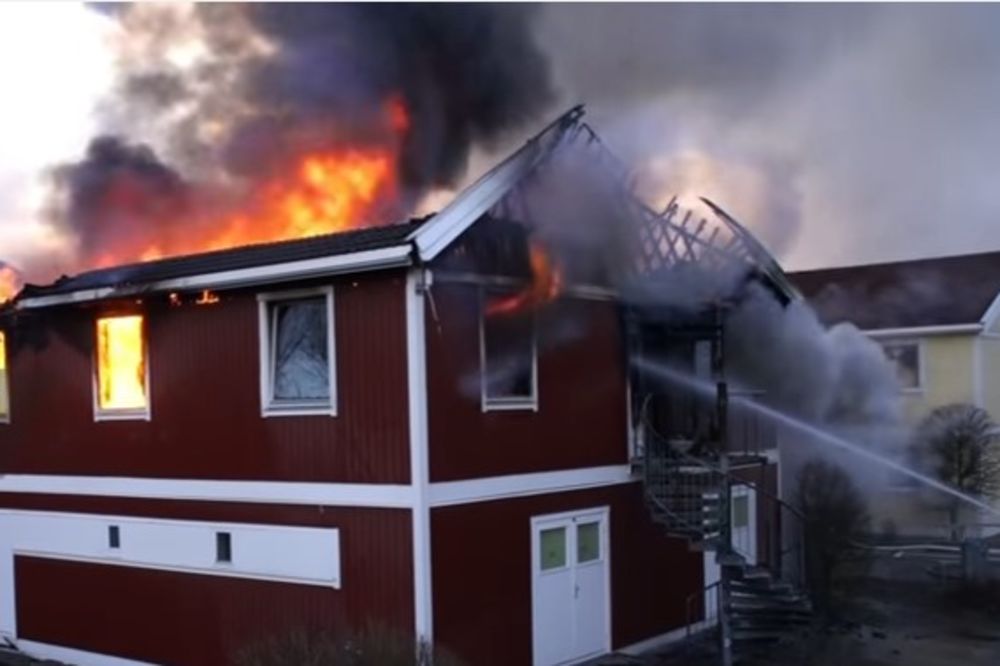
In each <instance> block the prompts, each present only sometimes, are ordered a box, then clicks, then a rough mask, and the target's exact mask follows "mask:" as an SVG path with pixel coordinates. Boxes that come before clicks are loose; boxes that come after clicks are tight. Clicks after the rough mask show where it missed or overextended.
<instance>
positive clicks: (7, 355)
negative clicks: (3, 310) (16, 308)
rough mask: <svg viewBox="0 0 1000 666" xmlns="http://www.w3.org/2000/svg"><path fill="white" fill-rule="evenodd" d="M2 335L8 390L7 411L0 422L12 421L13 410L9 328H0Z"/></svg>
mask: <svg viewBox="0 0 1000 666" xmlns="http://www.w3.org/2000/svg"><path fill="white" fill-rule="evenodd" d="M0 336H2V337H3V347H0V353H2V354H3V367H4V368H6V370H5V371H4V373H5V374H4V377H3V380H2V381H3V382H4V389H5V390H6V391H7V413H6V414H0V424H5V423H10V412H11V404H10V403H11V400H10V397H11V396H10V353H9V352H8V351H7V349H8V348H9V347H10V335H9V334H8V332H7V329H4V328H0Z"/></svg>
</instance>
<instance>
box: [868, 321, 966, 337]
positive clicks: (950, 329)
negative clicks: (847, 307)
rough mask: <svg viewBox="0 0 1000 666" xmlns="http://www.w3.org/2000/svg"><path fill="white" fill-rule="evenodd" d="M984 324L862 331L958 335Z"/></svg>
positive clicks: (875, 334)
mask: <svg viewBox="0 0 1000 666" xmlns="http://www.w3.org/2000/svg"><path fill="white" fill-rule="evenodd" d="M982 330H983V325H982V324H949V325H947V326H910V327H906V326H904V327H901V328H868V329H863V330H862V331H861V332H862V333H864V334H865V335H867V336H869V337H872V338H894V337H903V338H905V337H917V336H921V335H956V334H959V333H979V332H980V331H982Z"/></svg>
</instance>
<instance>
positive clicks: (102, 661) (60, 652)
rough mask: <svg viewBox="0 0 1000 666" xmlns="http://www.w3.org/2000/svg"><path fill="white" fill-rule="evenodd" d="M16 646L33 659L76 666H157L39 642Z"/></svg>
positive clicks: (21, 641)
mask: <svg viewBox="0 0 1000 666" xmlns="http://www.w3.org/2000/svg"><path fill="white" fill-rule="evenodd" d="M16 644H17V647H18V649H19V650H21V651H22V652H24V653H25V654H28V655H31V656H32V657H42V658H45V659H54V660H56V661H60V662H65V663H67V664H75V665H76V666H156V665H155V664H152V663H150V662H148V661H136V660H134V659H125V658H123V657H113V656H111V655H109V654H100V653H97V652H87V651H86V650H77V649H76V648H69V647H63V646H61V645H52V644H50V643H39V642H38V641H28V640H19V641H16Z"/></svg>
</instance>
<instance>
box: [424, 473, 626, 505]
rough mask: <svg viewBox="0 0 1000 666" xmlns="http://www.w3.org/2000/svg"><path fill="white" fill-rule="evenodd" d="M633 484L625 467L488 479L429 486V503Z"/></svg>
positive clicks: (507, 497) (447, 502)
mask: <svg viewBox="0 0 1000 666" xmlns="http://www.w3.org/2000/svg"><path fill="white" fill-rule="evenodd" d="M633 480H635V479H633V477H632V472H631V469H630V468H629V466H628V465H607V466H604V467H584V468H580V469H568V470H560V471H556V472H533V473H529V474H511V475H507V476H491V477H486V478H479V479H470V480H467V481H445V482H441V483H432V484H431V486H430V502H431V506H433V507H439V506H451V505H454V504H470V503H474V502H490V501H494V500H502V499H512V498H515V497H529V496H532V495H546V494H549V493H564V492H568V491H573V490H585V489H587V488H600V487H602V486H612V485H618V484H622V483H629V482H631V481H633Z"/></svg>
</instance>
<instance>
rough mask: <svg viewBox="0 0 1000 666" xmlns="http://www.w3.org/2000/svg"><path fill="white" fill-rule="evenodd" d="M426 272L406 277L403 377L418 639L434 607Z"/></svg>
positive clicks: (425, 637) (424, 636) (430, 625)
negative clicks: (404, 361)
mask: <svg viewBox="0 0 1000 666" xmlns="http://www.w3.org/2000/svg"><path fill="white" fill-rule="evenodd" d="M430 279H431V278H430V273H429V272H427V271H422V270H417V269H411V270H410V271H409V273H408V274H407V276H406V379H407V394H408V396H409V403H408V414H409V425H410V481H411V483H412V486H411V487H412V492H411V500H412V502H413V508H412V510H411V513H412V518H413V523H412V530H411V531H412V533H413V605H414V608H413V618H414V633H415V634H416V636H417V637H418V639H419V640H421V641H426V642H427V643H428V644H432V643H433V641H434V606H433V601H432V594H433V583H432V581H431V520H430V503H429V501H428V496H429V494H430V492H429V487H430V483H429V477H430V472H429V469H428V465H429V459H430V453H429V446H428V441H429V440H428V433H427V418H428V417H427V341H426V333H427V329H426V322H425V321H424V319H425V307H424V294H425V293H426V285H427V282H428V281H429V280H430Z"/></svg>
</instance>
